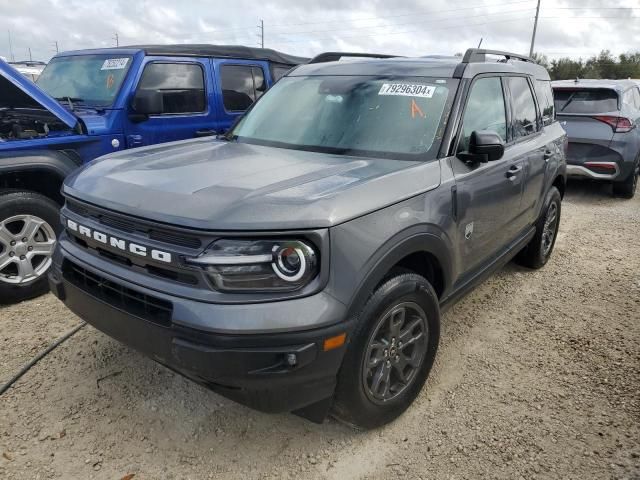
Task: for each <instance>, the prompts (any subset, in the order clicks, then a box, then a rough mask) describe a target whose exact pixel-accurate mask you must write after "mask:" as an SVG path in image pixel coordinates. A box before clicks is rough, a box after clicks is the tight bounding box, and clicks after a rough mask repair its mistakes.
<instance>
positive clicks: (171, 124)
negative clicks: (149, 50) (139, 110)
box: [126, 57, 216, 148]
mask: <svg viewBox="0 0 640 480" xmlns="http://www.w3.org/2000/svg"><path fill="white" fill-rule="evenodd" d="M212 83H213V82H212V77H211V75H210V66H209V59H208V58H184V57H180V58H166V57H162V58H156V57H147V58H145V61H144V65H143V67H142V69H141V72H140V73H139V74H138V78H137V79H136V83H135V85H136V88H135V90H136V91H137V90H144V89H149V90H159V91H160V92H162V96H163V103H164V111H163V113H161V114H158V115H150V116H149V118H147V119H146V120H143V121H140V122H133V121H131V120H129V122H128V124H127V127H126V134H127V137H126V138H127V147H128V148H132V147H139V146H142V145H153V144H156V143H163V142H172V141H175V140H185V139H188V138H195V137H200V136H207V135H213V134H215V133H216V131H215V127H214V122H215V118H216V109H215V106H213V105H211V102H210V101H209V99H210V98H211V97H212V96H213V85H212ZM133 95H134V94H132V95H131V98H133ZM128 108H129V109H131V106H130V105H129V107H128ZM130 113H133V111H130Z"/></svg>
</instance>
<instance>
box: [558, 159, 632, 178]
mask: <svg viewBox="0 0 640 480" xmlns="http://www.w3.org/2000/svg"><path fill="white" fill-rule="evenodd" d="M607 171H610V172H611V173H605V172H607ZM618 175H620V167H619V166H618V164H617V163H616V162H593V163H591V162H588V161H587V162H585V163H583V164H582V165H571V164H569V165H567V176H569V177H586V178H591V179H594V180H614V179H616V178H617V177H618Z"/></svg>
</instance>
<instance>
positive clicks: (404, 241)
mask: <svg viewBox="0 0 640 480" xmlns="http://www.w3.org/2000/svg"><path fill="white" fill-rule="evenodd" d="M452 249H453V245H452V242H451V241H450V239H449V237H448V236H447V235H446V234H445V232H444V231H442V230H441V229H439V228H437V227H435V226H433V225H417V226H414V227H410V228H408V229H406V230H403V231H401V232H399V233H397V234H396V235H394V236H393V237H391V238H390V239H389V240H387V241H386V242H385V243H384V244H383V245H382V246H381V247H380V248H379V249H378V250H377V251H376V253H375V254H374V255H372V256H371V258H370V259H369V261H368V262H367V264H366V265H365V267H364V268H363V271H366V272H367V273H366V274H365V275H364V277H363V280H362V281H361V282H360V284H359V285H358V287H357V288H356V290H355V294H354V295H353V296H352V297H351V301H350V302H349V303H348V308H347V311H348V318H353V317H354V316H355V315H357V314H358V312H359V311H360V310H361V309H362V307H363V306H364V304H365V303H366V301H367V299H368V298H369V296H370V295H371V293H372V292H373V290H374V288H375V287H376V286H377V285H378V284H379V283H380V282H381V281H382V280H383V279H384V277H385V276H386V275H387V274H388V273H389V271H390V270H391V269H392V268H393V266H394V265H396V264H397V263H398V262H399V261H400V260H402V259H403V258H405V257H406V256H408V255H411V254H413V253H428V254H431V255H432V256H433V257H434V258H435V259H436V260H437V261H438V263H439V264H440V267H441V270H442V276H443V282H442V283H443V285H442V286H443V291H442V298H445V297H446V295H447V292H448V291H449V290H450V288H451V285H452V282H453V274H454V273H453V272H454V265H453V256H452Z"/></svg>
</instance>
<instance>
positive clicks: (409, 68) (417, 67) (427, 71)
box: [289, 52, 550, 80]
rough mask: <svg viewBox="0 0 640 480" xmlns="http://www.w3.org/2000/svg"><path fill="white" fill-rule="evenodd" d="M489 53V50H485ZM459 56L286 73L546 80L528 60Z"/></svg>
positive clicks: (313, 66)
mask: <svg viewBox="0 0 640 480" xmlns="http://www.w3.org/2000/svg"><path fill="white" fill-rule="evenodd" d="M488 53H489V54H491V52H488ZM467 57H468V55H465V57H464V59H463V58H459V57H445V56H427V57H414V58H407V57H394V58H357V59H349V60H348V61H336V62H326V63H310V64H307V65H301V66H299V67H298V68H296V69H295V70H293V71H292V72H290V73H289V75H290V76H311V75H353V76H357V75H365V76H366V75H372V76H375V75H383V76H384V75H394V76H395V75H400V76H403V75H404V76H415V77H441V78H473V77H474V76H476V75H478V74H481V73H525V74H528V75H532V76H533V77H535V78H537V79H540V80H550V78H549V73H548V72H547V70H546V69H545V68H544V67H542V66H541V65H538V64H536V63H533V62H531V61H522V60H506V61H505V60H502V61H493V60H486V61H473V60H472V61H469V62H466V61H464V60H465V59H467Z"/></svg>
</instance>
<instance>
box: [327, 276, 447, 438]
mask: <svg viewBox="0 0 640 480" xmlns="http://www.w3.org/2000/svg"><path fill="white" fill-rule="evenodd" d="M439 338H440V310H439V303H438V297H437V296H436V293H435V292H434V290H433V288H432V287H431V285H430V284H429V282H428V281H427V280H425V279H424V278H423V277H421V276H420V275H416V274H414V273H401V274H398V275H395V276H393V277H391V278H389V279H388V280H386V281H385V282H384V283H383V284H382V285H381V286H380V287H378V288H377V289H376V291H375V292H374V294H373V295H372V296H371V297H370V298H369V300H368V301H367V303H366V305H365V306H364V308H363V310H362V311H361V313H360V315H359V317H358V326H357V327H356V329H355V331H354V333H353V336H352V339H351V343H350V346H349V350H348V351H347V353H346V355H345V358H344V362H343V365H342V368H341V369H340V372H339V374H338V385H337V387H336V397H335V403H334V415H335V416H336V417H338V419H340V420H342V421H345V422H346V423H349V424H351V425H354V426H356V427H359V428H375V427H379V426H381V425H384V424H386V423H388V422H390V421H392V420H394V419H396V418H397V417H399V416H400V415H401V414H402V413H403V412H404V411H405V410H406V409H407V408H408V407H409V405H411V403H412V402H413V401H414V400H415V398H416V396H417V395H418V394H419V393H420V390H421V389H422V386H423V385H424V382H425V381H426V379H427V377H428V375H429V372H430V370H431V366H432V365H433V361H434V358H435V355H436V351H437V348H438V341H439Z"/></svg>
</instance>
